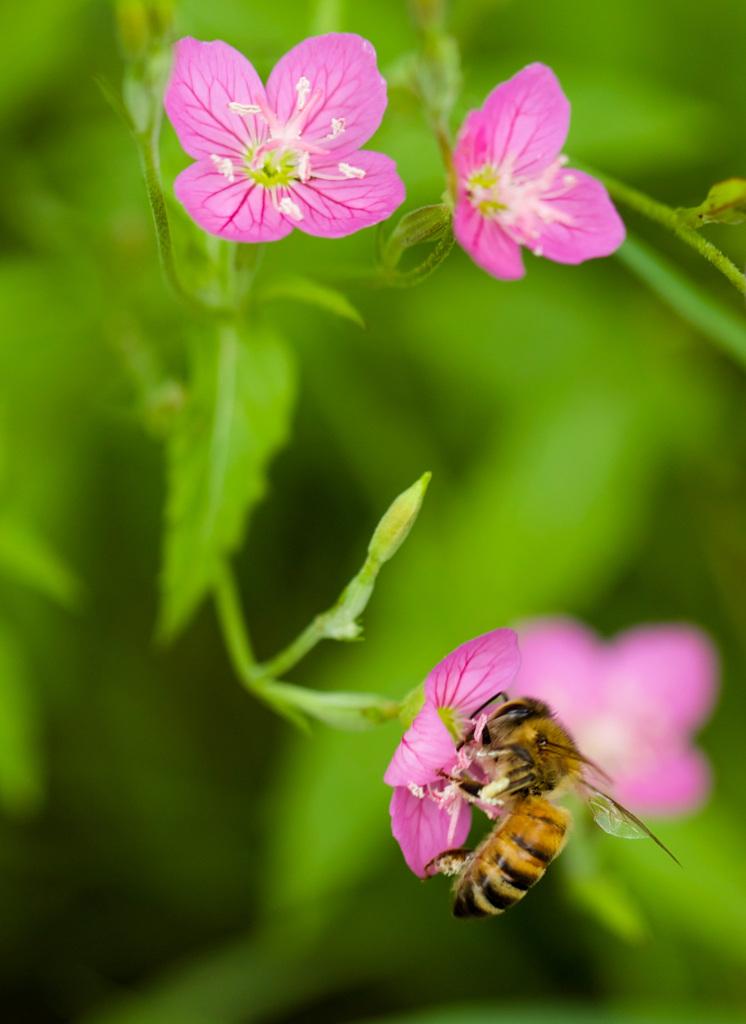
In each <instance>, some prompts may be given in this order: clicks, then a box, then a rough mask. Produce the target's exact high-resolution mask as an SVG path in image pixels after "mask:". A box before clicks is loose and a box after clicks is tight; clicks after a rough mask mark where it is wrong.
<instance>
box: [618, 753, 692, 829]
mask: <svg viewBox="0 0 746 1024" xmlns="http://www.w3.org/2000/svg"><path fill="white" fill-rule="evenodd" d="M711 788H712V769H711V768H710V762H709V761H708V760H707V758H706V757H705V755H704V754H703V753H702V751H701V750H699V748H697V747H693V748H692V749H691V750H681V751H676V752H672V753H668V754H665V755H664V756H662V757H661V758H660V760H659V761H657V762H656V764H654V765H650V766H648V767H647V768H646V769H645V771H643V772H641V773H640V774H639V775H635V776H627V777H622V778H617V779H616V780H615V783H614V796H615V797H616V799H617V800H619V802H620V803H621V804H623V805H624V806H625V807H628V808H629V809H630V810H631V811H633V812H634V813H635V814H639V815H642V816H644V815H646V814H649V815H653V816H655V815H666V814H684V813H688V812H691V811H694V810H696V809H697V808H698V807H699V806H701V805H702V804H703V803H704V801H705V800H706V799H707V796H708V794H709V792H710V790H711Z"/></svg>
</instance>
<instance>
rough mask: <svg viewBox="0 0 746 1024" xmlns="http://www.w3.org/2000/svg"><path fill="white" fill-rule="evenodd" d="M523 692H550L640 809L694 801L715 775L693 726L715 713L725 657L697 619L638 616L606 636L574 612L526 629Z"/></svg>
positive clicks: (671, 808)
mask: <svg viewBox="0 0 746 1024" xmlns="http://www.w3.org/2000/svg"><path fill="white" fill-rule="evenodd" d="M521 652H522V656H523V657H522V662H521V671H520V674H519V676H518V679H517V680H516V683H515V686H514V687H513V694H512V695H513V696H516V697H517V696H525V697H536V698H538V699H539V700H543V701H546V702H547V703H548V704H549V705H550V706H551V707H552V708H553V709H554V710H555V711H556V712H557V716H558V718H559V719H560V721H561V722H563V724H565V725H566V726H567V727H568V729H569V730H570V732H571V733H572V735H573V738H574V739H575V741H576V743H577V745H578V748H579V749H580V751H581V752H582V753H584V754H586V755H587V756H588V757H590V758H592V759H593V760H594V761H596V763H597V764H598V765H599V766H600V767H601V768H603V769H604V770H605V771H606V772H608V773H609V775H610V776H611V778H612V779H613V781H614V786H613V794H614V796H615V797H616V798H617V799H618V800H619V801H620V803H622V804H624V805H625V806H628V807H629V808H630V810H632V811H635V812H636V813H639V814H642V815H644V814H652V815H658V814H679V813H683V812H686V811H691V810H694V809H695V808H696V807H697V806H698V805H699V804H701V803H702V801H703V800H704V799H705V798H706V796H707V794H708V792H709V789H710V785H711V771H710V766H709V762H708V761H707V758H706V757H705V755H704V754H703V753H702V751H701V750H699V748H697V747H695V746H693V745H692V733H693V732H694V730H696V728H697V727H698V726H701V725H702V724H703V723H704V722H705V721H706V720H707V718H708V717H709V714H710V712H711V710H712V706H713V703H714V701H715V697H716V694H717V688H718V659H717V654H716V652H715V650H714V648H713V645H712V643H711V641H710V640H709V638H708V637H707V636H706V634H705V633H703V632H702V630H700V629H697V628H696V627H695V626H688V625H684V624H666V625H660V626H636V627H635V628H634V629H629V630H627V631H626V632H624V633H620V634H619V635H618V636H616V637H615V638H613V639H612V640H609V641H603V640H601V639H599V637H598V636H597V635H596V634H595V633H594V632H593V631H592V630H590V629H589V628H588V627H587V626H584V625H582V624H581V623H579V622H576V621H574V620H572V619H543V620H542V619H538V620H535V621H534V622H532V623H529V624H528V625H527V626H526V627H525V629H522V630H521Z"/></svg>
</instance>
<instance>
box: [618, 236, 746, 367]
mask: <svg viewBox="0 0 746 1024" xmlns="http://www.w3.org/2000/svg"><path fill="white" fill-rule="evenodd" d="M615 255H616V257H617V259H619V260H621V262H622V263H624V264H625V266H626V267H628V268H629V269H630V270H631V271H632V273H633V274H635V275H636V276H637V277H639V278H640V280H641V281H643V282H644V283H645V284H646V285H647V286H648V287H649V288H650V289H651V290H652V291H654V292H655V293H656V294H657V295H659V296H660V298H661V299H663V301H664V302H665V303H666V304H667V305H668V306H670V307H671V309H673V310H675V312H677V313H678V314H679V316H681V317H682V318H683V319H684V320H686V321H687V323H690V324H691V325H692V327H695V328H696V329H697V330H698V331H700V332H701V333H702V334H703V335H704V336H705V337H706V338H709V339H710V340H711V341H714V342H715V343H716V344H717V345H719V346H720V348H722V349H724V350H725V351H726V352H727V353H728V354H729V355H731V356H735V358H736V359H737V360H738V362H740V363H742V364H746V320H744V318H743V316H738V315H736V314H735V313H733V312H731V310H729V309H728V308H727V306H722V305H721V304H720V303H719V302H717V301H716V300H715V299H712V298H710V296H709V295H707V294H706V293H705V292H703V291H701V290H700V288H699V286H698V285H697V284H695V282H694V281H691V280H690V279H688V278H687V277H686V276H685V275H684V274H682V273H681V272H680V271H679V270H677V269H676V268H674V267H673V266H672V265H671V264H670V263H669V262H668V260H666V259H664V257H663V256H661V255H660V254H659V253H656V252H654V251H653V250H652V249H650V248H649V247H648V246H647V245H644V244H643V243H642V242H641V241H640V240H639V239H637V238H633V237H630V236H629V235H628V236H627V240H626V242H625V243H624V245H622V247H621V248H620V249H618V250H617V252H616V254H615Z"/></svg>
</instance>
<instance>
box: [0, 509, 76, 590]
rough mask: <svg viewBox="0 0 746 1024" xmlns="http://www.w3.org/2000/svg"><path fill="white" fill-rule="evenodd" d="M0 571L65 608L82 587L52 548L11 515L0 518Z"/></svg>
mask: <svg viewBox="0 0 746 1024" xmlns="http://www.w3.org/2000/svg"><path fill="white" fill-rule="evenodd" d="M0 574H2V575H4V576H7V577H9V578H11V579H13V580H16V581H17V582H18V583H22V584H23V585H24V586H27V587H31V589H32V590H36V591H38V592H39V593H40V594H44V596H45V597H49V598H51V599H52V600H53V601H57V602H58V603H59V604H61V605H62V606H63V607H65V608H71V607H74V606H75V604H77V602H78V600H79V599H80V595H81V593H82V589H83V588H82V586H81V584H80V582H79V580H78V579H77V578H76V576H75V574H74V573H73V572H72V571H71V570H70V569H69V568H68V567H67V565H66V564H65V562H64V561H63V560H62V558H60V556H59V555H58V554H57V552H56V551H55V550H54V548H53V547H52V546H51V545H50V544H49V543H48V542H47V541H46V540H45V539H44V538H43V537H42V536H40V535H39V534H37V533H36V532H35V531H34V530H33V529H31V528H30V527H29V526H27V525H26V524H25V523H22V522H20V521H18V520H16V519H13V518H11V517H10V516H3V517H2V518H0Z"/></svg>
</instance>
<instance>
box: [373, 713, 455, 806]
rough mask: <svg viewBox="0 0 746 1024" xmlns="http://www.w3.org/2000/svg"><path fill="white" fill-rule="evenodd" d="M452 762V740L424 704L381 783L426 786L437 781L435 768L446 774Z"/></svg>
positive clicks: (452, 764) (441, 723)
mask: <svg viewBox="0 0 746 1024" xmlns="http://www.w3.org/2000/svg"><path fill="white" fill-rule="evenodd" d="M455 763H456V744H455V743H454V742H453V737H452V736H451V734H450V732H449V731H448V729H447V727H446V726H445V724H444V723H443V721H442V720H441V717H440V715H439V714H438V710H437V708H436V707H435V706H434V705H433V704H431V703H429V702H428V701H425V703H424V704H423V706H422V710H421V711H420V712H419V713H418V715H417V717H416V718H415V720H414V721H413V722H412V724H411V725H410V727H409V728H408V729H407V731H406V732H405V733H404V735H403V736H402V738H401V742H400V743H399V746H398V747H397V748H396V750H395V751H394V756H393V757H392V758H391V762H390V764H389V766H388V768H387V769H386V774H385V775H384V777H383V781H384V782H385V783H386V785H388V786H406V785H407V783H409V782H413V783H414V784H415V785H417V786H426V785H427V784H428V783H429V782H436V781H439V780H440V776H439V775H438V769H442V770H443V771H446V772H449V771H451V769H452V768H453V766H454V764H455Z"/></svg>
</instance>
